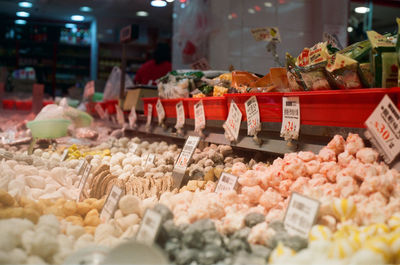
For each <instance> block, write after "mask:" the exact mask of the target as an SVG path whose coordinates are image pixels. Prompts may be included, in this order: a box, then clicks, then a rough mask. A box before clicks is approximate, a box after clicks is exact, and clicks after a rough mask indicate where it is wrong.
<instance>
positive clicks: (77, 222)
mask: <svg viewBox="0 0 400 265" xmlns="http://www.w3.org/2000/svg"><path fill="white" fill-rule="evenodd" d="M65 220H66V221H68V222H70V223H73V224H74V225H80V226H83V219H82V217H81V216H77V215H71V216H68V217H66V218H65Z"/></svg>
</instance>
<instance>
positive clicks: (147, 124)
mask: <svg viewBox="0 0 400 265" xmlns="http://www.w3.org/2000/svg"><path fill="white" fill-rule="evenodd" d="M152 115H153V105H151V104H149V105H147V122H146V127H149V126H150V124H151V116H152Z"/></svg>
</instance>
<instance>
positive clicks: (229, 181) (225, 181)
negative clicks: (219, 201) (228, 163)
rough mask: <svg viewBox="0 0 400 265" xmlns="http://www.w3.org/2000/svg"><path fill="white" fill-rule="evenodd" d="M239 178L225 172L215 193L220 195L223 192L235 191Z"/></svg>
mask: <svg viewBox="0 0 400 265" xmlns="http://www.w3.org/2000/svg"><path fill="white" fill-rule="evenodd" d="M237 180H238V177H236V176H234V175H232V174H228V173H226V172H223V173H222V174H221V177H220V178H219V181H218V184H217V187H216V188H215V192H216V193H219V192H222V191H228V190H234V189H235V188H236V184H237Z"/></svg>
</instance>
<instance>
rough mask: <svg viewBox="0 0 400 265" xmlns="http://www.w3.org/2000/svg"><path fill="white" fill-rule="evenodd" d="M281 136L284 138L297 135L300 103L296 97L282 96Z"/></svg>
mask: <svg viewBox="0 0 400 265" xmlns="http://www.w3.org/2000/svg"><path fill="white" fill-rule="evenodd" d="M282 101H283V106H282V128H281V137H283V138H285V140H289V139H295V140H297V138H298V137H299V131H300V103H299V98H298V97H283V98H282Z"/></svg>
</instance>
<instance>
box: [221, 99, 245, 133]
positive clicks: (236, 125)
mask: <svg viewBox="0 0 400 265" xmlns="http://www.w3.org/2000/svg"><path fill="white" fill-rule="evenodd" d="M241 122H242V112H241V111H240V109H239V107H238V106H237V105H236V103H235V101H233V100H232V101H231V106H230V108H229V114H228V118H227V119H226V122H225V124H224V128H225V131H226V132H227V133H228V134H229V135H230V136H232V137H233V138H234V139H235V141H237V139H238V137H239V130H240V123H241Z"/></svg>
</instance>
